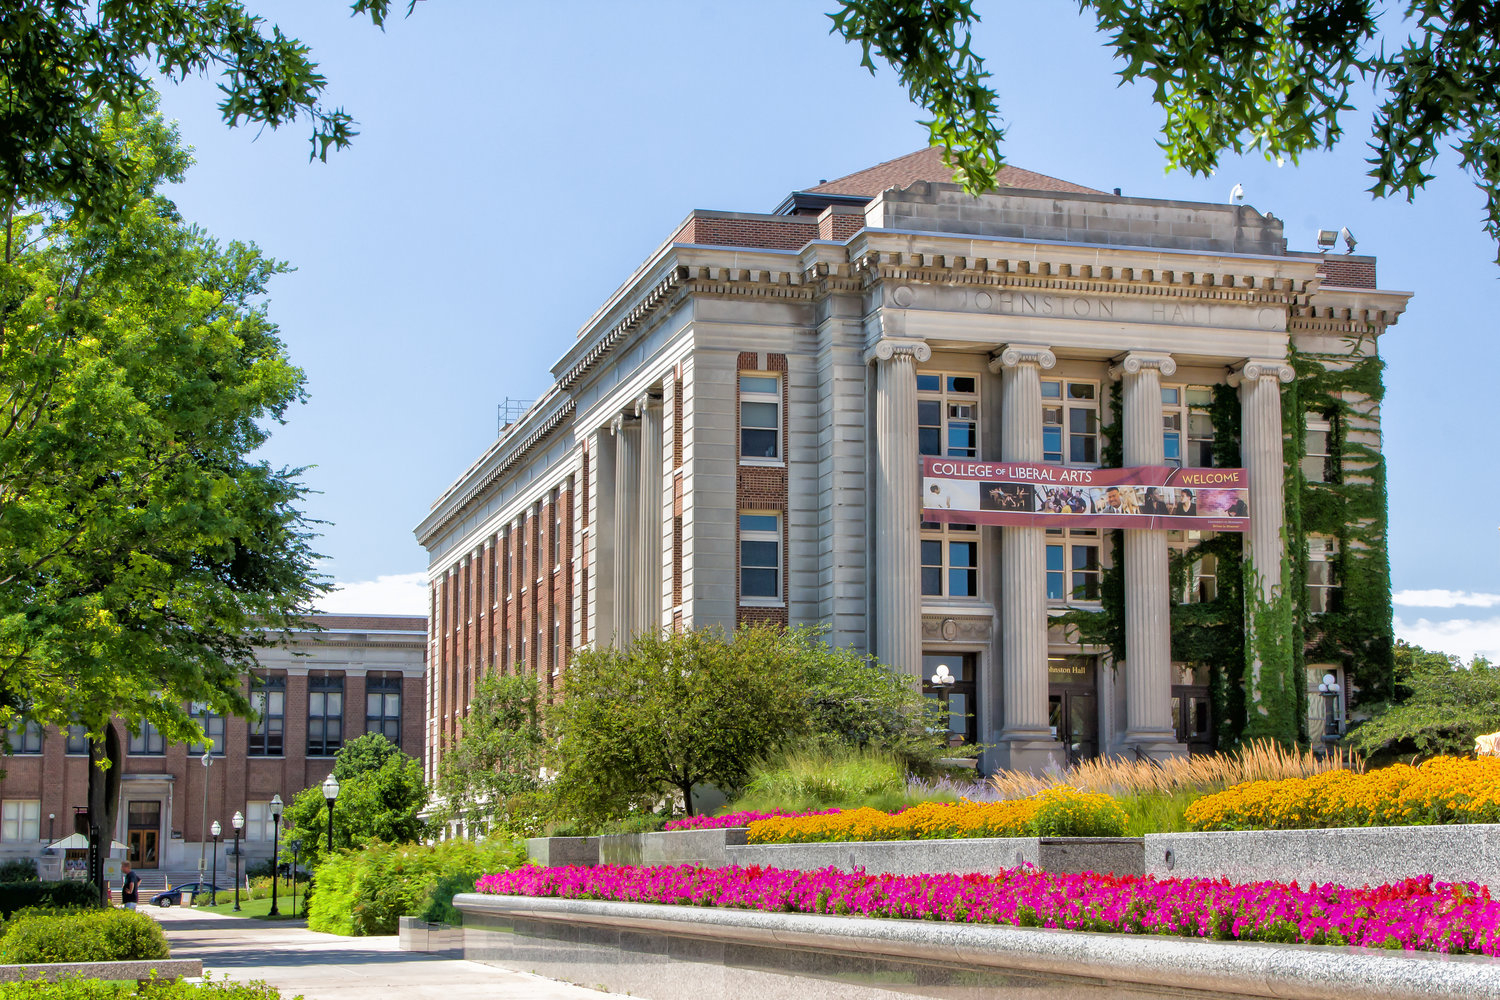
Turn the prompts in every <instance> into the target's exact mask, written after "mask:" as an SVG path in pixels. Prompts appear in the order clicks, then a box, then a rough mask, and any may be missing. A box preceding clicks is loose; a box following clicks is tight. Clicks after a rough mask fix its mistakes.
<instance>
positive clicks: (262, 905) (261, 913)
mask: <svg viewBox="0 0 1500 1000" xmlns="http://www.w3.org/2000/svg"><path fill="white" fill-rule="evenodd" d="M276 908H277V909H278V910H280V911H281V912H280V913H279V914H277V915H276V916H274V917H272V916H267V913H268V912H269V911H270V909H271V897H270V896H267V897H266V898H265V899H247V898H245V895H244V894H243V893H241V894H240V912H238V913H235V912H234V892H233V891H230V892H221V893H219V905H218V906H195V907H192V909H195V910H202V911H203V912H205V913H227V914H229V915H230V916H232V917H255V918H256V919H258V920H290V919H291V918H292V894H291V892H285V893H282V894H280V895H279V896H278V897H277V899H276ZM304 916H306V914H305V913H303V911H302V890H301V888H300V887H299V888H298V890H297V919H299V920H300V919H301V918H303V917H304Z"/></svg>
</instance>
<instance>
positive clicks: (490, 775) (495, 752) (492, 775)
mask: <svg viewBox="0 0 1500 1000" xmlns="http://www.w3.org/2000/svg"><path fill="white" fill-rule="evenodd" d="M549 749H550V744H549V741H548V737H547V731H546V728H545V726H544V725H543V722H542V713H541V706H540V700H539V695H538V691H537V683H536V678H535V677H527V676H521V675H510V676H500V675H496V674H492V675H490V676H488V677H484V678H482V679H481V680H480V681H479V683H478V684H477V685H475V688H474V698H473V700H472V701H471V702H470V703H469V712H468V714H467V715H466V716H464V721H463V732H462V733H461V734H460V735H459V737H458V739H456V740H454V741H453V743H452V744H450V745H449V746H448V748H447V749H446V750H445V751H444V752H443V757H442V762H441V763H440V764H439V765H438V772H437V787H436V791H437V795H438V799H439V801H440V802H441V806H440V807H439V808H438V810H437V811H436V814H435V815H434V821H435V822H440V823H441V822H447V821H449V820H453V819H458V818H462V819H463V820H464V821H465V824H466V826H467V828H468V829H469V831H470V832H482V831H484V830H487V829H488V828H489V826H490V823H491V822H492V820H493V819H494V818H495V817H497V816H504V815H506V813H507V812H508V810H507V808H506V804H507V802H508V800H509V799H510V798H511V797H512V796H515V795H519V794H524V793H527V792H534V791H536V790H537V788H539V787H540V785H541V771H542V766H543V764H544V762H545V759H546V755H547V753H548V751H549Z"/></svg>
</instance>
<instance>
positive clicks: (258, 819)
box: [245, 802, 273, 842]
mask: <svg viewBox="0 0 1500 1000" xmlns="http://www.w3.org/2000/svg"><path fill="white" fill-rule="evenodd" d="M272 826H273V823H272V822H271V804H270V803H269V802H247V803H245V839H246V840H264V841H267V842H269V841H270V840H271V835H272V833H273V830H272Z"/></svg>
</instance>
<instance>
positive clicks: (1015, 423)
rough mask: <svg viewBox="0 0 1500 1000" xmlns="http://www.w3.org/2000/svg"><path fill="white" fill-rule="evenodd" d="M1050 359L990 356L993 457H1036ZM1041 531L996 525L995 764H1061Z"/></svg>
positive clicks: (1023, 352) (1018, 352) (1039, 353)
mask: <svg viewBox="0 0 1500 1000" xmlns="http://www.w3.org/2000/svg"><path fill="white" fill-rule="evenodd" d="M1055 364H1057V357H1056V355H1054V354H1053V353H1052V351H1051V350H1050V349H1048V348H1046V347H1041V346H1037V345H1032V344H1009V345H1007V346H1006V347H1004V348H1003V349H1002V350H1000V351H999V352H998V353H997V354H995V355H994V356H993V357H992V358H991V359H990V370H991V371H993V372H996V373H997V374H999V375H1000V460H1001V461H1002V462H1040V461H1041V460H1042V379H1041V373H1042V369H1044V368H1051V367H1052V366H1053V365H1055ZM1046 539H1047V533H1046V529H1045V528H1040V527H1035V528H1033V527H1024V528H1022V527H1002V528H1001V529H1000V686H1001V697H1003V698H1004V708H1003V711H1002V713H1001V714H1002V718H1003V719H1004V725H1003V726H1002V728H1001V730H1000V733H999V736H998V739H997V740H996V742H997V743H998V746H997V748H996V750H995V755H994V756H995V766H997V767H1005V768H1010V769H1012V770H1022V771H1034V772H1035V771H1041V770H1042V769H1043V768H1045V767H1046V766H1047V765H1048V764H1049V763H1053V762H1055V763H1057V764H1059V765H1062V764H1065V763H1066V761H1064V759H1063V754H1062V746H1061V744H1059V743H1058V742H1057V741H1055V740H1054V739H1053V738H1052V732H1051V729H1050V727H1049V726H1048V723H1047V540H1046Z"/></svg>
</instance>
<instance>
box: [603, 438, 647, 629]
mask: <svg viewBox="0 0 1500 1000" xmlns="http://www.w3.org/2000/svg"><path fill="white" fill-rule="evenodd" d="M611 429H612V430H613V432H614V436H615V523H614V537H615V545H614V548H615V560H614V563H615V564H614V579H613V581H612V586H613V589H614V593H613V594H612V595H611V597H612V598H613V604H614V615H613V618H614V624H615V644H616V645H617V646H618V647H619V648H620V649H628V648H629V646H630V639H631V636H632V635H633V634H634V633H635V631H636V629H637V628H638V627H639V625H640V618H639V616H638V614H637V612H636V608H637V607H638V606H639V604H638V601H639V599H640V594H639V592H638V591H639V587H640V581H639V579H638V576H639V570H638V569H637V567H638V566H639V565H640V558H641V546H640V543H639V541H638V540H639V538H640V531H641V513H640V500H641V487H640V478H639V477H640V472H641V424H640V421H639V420H637V419H636V418H635V417H634V416H632V415H630V414H625V413H622V414H620V415H619V416H617V417H615V421H614V423H613V424H612V425H611ZM601 638H602V637H601Z"/></svg>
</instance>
